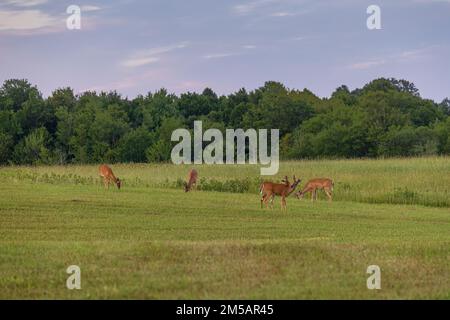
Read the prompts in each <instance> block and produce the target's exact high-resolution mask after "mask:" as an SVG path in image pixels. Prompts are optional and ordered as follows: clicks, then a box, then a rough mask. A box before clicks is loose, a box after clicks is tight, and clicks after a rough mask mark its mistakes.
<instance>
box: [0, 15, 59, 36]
mask: <svg viewBox="0 0 450 320" xmlns="http://www.w3.org/2000/svg"><path fill="white" fill-rule="evenodd" d="M58 26H60V27H61V26H62V27H64V26H65V24H64V20H63V19H61V18H59V17H55V16H52V15H49V14H47V13H45V12H42V11H40V10H0V31H33V30H40V29H55V28H57V27H58Z"/></svg>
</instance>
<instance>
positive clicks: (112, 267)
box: [0, 181, 450, 299]
mask: <svg viewBox="0 0 450 320" xmlns="http://www.w3.org/2000/svg"><path fill="white" fill-rule="evenodd" d="M0 192H1V193H2V194H3V195H4V196H3V197H2V198H0V298H33V299H34V298H39V299H42V298H44V299H45V298H50V299H52V298H75V299H84V298H101V299H103V298H105V299H106V298H138V299H144V298H155V299H167V298H168V299H176V298H187V299H203V298H219V299H220V298H250V299H253V298H287V299H297V298H307V299H309V298H369V299H376V298H394V299H397V298H440V299H448V298H450V280H449V279H450V214H449V211H448V208H430V207H421V206H407V205H387V204H364V203H356V202H348V201H339V202H333V203H327V202H325V201H320V202H317V203H315V204H312V203H311V202H310V201H309V200H303V201H299V200H296V199H294V198H289V199H288V211H287V212H281V211H280V209H279V208H280V199H279V198H276V200H275V209H274V210H270V209H269V210H268V209H260V208H259V205H260V203H259V196H258V195H256V194H231V193H219V192H192V193H188V194H186V193H184V192H183V191H182V190H175V189H158V188H146V187H133V188H131V187H128V188H124V189H123V190H120V191H118V190H117V189H111V190H104V189H102V188H101V187H100V186H96V185H92V186H89V185H88V186H82V185H74V186H72V185H52V184H43V183H41V184H40V183H35V184H29V183H26V182H24V181H17V182H15V183H9V184H8V183H4V184H0ZM72 264H75V265H79V266H80V267H81V270H82V290H68V289H67V288H66V286H65V282H66V279H67V277H68V274H66V273H65V270H66V268H67V267H68V266H69V265H72ZM372 264H377V265H379V266H380V267H381V270H382V290H374V291H371V290H368V289H367V288H366V279H367V277H368V276H369V275H368V274H366V268H367V266H369V265H372Z"/></svg>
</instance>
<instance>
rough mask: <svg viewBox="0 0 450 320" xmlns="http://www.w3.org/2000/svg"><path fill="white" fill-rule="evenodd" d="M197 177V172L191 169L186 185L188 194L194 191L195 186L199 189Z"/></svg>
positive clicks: (185, 188) (185, 190)
mask: <svg viewBox="0 0 450 320" xmlns="http://www.w3.org/2000/svg"><path fill="white" fill-rule="evenodd" d="M197 177H198V173H197V170H195V169H191V171H189V174H188V178H187V180H188V181H187V182H185V183H184V192H188V191H190V190H191V189H192V187H193V186H195V188H197Z"/></svg>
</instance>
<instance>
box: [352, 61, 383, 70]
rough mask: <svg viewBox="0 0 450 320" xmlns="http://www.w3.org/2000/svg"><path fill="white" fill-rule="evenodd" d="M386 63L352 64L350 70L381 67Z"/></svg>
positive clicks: (365, 62) (366, 62)
mask: <svg viewBox="0 0 450 320" xmlns="http://www.w3.org/2000/svg"><path fill="white" fill-rule="evenodd" d="M385 63H386V60H372V61H364V62H358V63H354V64H352V65H351V66H350V69H357V70H361V69H369V68H372V67H376V66H381V65H383V64H385Z"/></svg>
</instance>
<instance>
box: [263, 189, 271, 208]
mask: <svg viewBox="0 0 450 320" xmlns="http://www.w3.org/2000/svg"><path fill="white" fill-rule="evenodd" d="M270 197H271V194H270V193H265V194H264V196H263V198H264V204H265V205H266V209H267V201H268V200H269V198H270Z"/></svg>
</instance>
